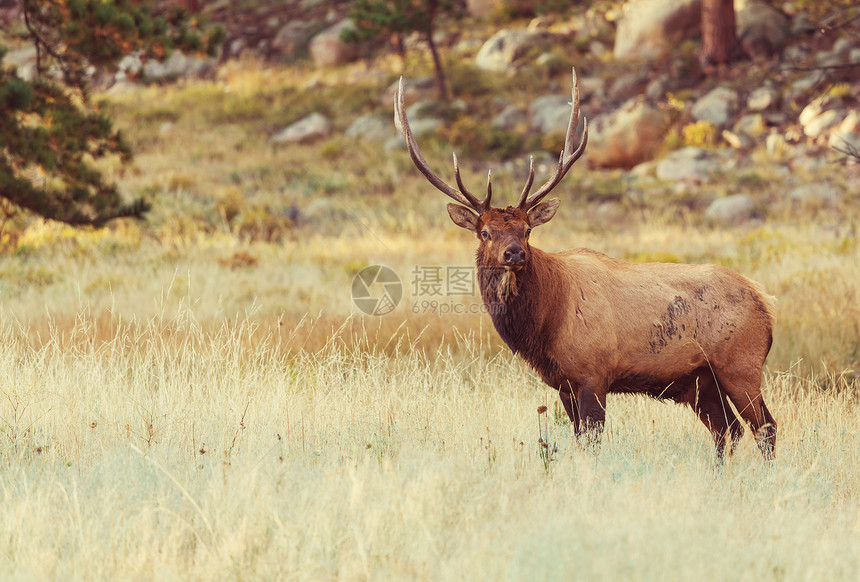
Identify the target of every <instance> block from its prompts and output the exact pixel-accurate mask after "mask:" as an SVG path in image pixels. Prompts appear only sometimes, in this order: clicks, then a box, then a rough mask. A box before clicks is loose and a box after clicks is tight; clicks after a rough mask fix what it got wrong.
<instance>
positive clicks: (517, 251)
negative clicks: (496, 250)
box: [502, 243, 526, 269]
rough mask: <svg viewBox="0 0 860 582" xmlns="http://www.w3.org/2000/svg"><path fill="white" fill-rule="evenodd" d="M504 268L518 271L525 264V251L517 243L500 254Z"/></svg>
mask: <svg viewBox="0 0 860 582" xmlns="http://www.w3.org/2000/svg"><path fill="white" fill-rule="evenodd" d="M502 256H503V258H504V260H505V267H510V268H515V269H518V268H520V267H522V266H523V265H524V264H525V263H526V251H525V249H523V247H521V246H520V245H519V244H517V243H513V244H512V245H510V246H508V248H506V249H505V252H504V253H502Z"/></svg>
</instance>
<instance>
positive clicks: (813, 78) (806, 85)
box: [790, 71, 827, 97]
mask: <svg viewBox="0 0 860 582" xmlns="http://www.w3.org/2000/svg"><path fill="white" fill-rule="evenodd" d="M826 77H827V76H826V75H825V74H824V71H812V72H811V73H809V74H807V75H803V76H802V77H800V78H799V79H796V80H794V81H792V83H791V95H790V96H791V97H799V96H801V95H805V94H806V93H807V92H808V91H810V90H811V89H812V88H813V87H815V86H816V85H818V84H819V83H821V82H822V81H824V80H825V78H826Z"/></svg>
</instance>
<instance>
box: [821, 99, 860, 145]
mask: <svg viewBox="0 0 860 582" xmlns="http://www.w3.org/2000/svg"><path fill="white" fill-rule="evenodd" d="M827 145H829V146H830V147H832V148H834V149H839V150H842V151H847V152H855V153H860V112H858V111H857V110H854V111H851V112H849V113H848V116H847V117H845V119H843V120H842V123H840V124H839V128H838V129H837V130H836V131H834V132H833V133H832V134H830V139H829V140H828V142H827Z"/></svg>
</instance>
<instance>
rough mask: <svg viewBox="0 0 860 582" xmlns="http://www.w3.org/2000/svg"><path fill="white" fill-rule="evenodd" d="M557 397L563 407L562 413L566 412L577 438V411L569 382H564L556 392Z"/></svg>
mask: <svg viewBox="0 0 860 582" xmlns="http://www.w3.org/2000/svg"><path fill="white" fill-rule="evenodd" d="M558 395H559V397H560V398H561V403H562V405H563V406H564V411H565V412H567V417H568V418H569V419H570V422H571V423H572V424H573V430H574V432H575V433H576V435H577V436H579V432H580V431H579V409H578V408H577V405H576V400H575V399H574V397H573V389H572V388H571V386H570V382H565V383H564V384H563V385H562V386H561V387H560V388H559V390H558Z"/></svg>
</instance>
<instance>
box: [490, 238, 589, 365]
mask: <svg viewBox="0 0 860 582" xmlns="http://www.w3.org/2000/svg"><path fill="white" fill-rule="evenodd" d="M477 268H478V282H479V285H480V288H481V297H482V299H483V301H484V305H485V306H486V308H487V311H488V312H489V313H490V317H491V318H492V320H493V326H494V327H495V328H496V331H497V332H498V333H499V335H500V336H501V338H502V340H504V342H505V343H506V344H507V345H508V347H510V348H511V350H513V351H514V352H515V353H517V354H520V355H521V356H522V357H523V358H524V359H525V360H526V361H527V362H528V363H529V364H531V366H532V367H533V368H534V369H535V370H537V371H538V372H539V373H540V374H541V375H542V376H544V378H552V377H554V376H556V375H557V374H558V372H559V370H558V364H557V363H556V362H555V361H554V360H552V359H551V358H550V357H549V356H548V355H547V346H551V345H554V342H555V338H556V336H557V334H558V332H559V329H560V328H561V325H562V324H563V321H564V318H565V314H563V313H559V312H558V310H559V309H565V308H567V307H568V306H569V305H570V302H571V301H574V302H576V301H577V300H578V297H574V298H571V297H568V295H576V293H571V290H572V289H573V287H574V281H573V280H572V274H571V273H570V271H569V270H568V269H566V268H565V265H564V264H563V263H562V261H561V260H559V259H558V258H557V257H555V256H554V255H553V254H551V253H546V252H544V251H541V250H540V249H536V248H534V247H532V248H531V257H530V259H529V261H528V263H527V264H526V265H525V266H524V267H523V268H522V269H521V270H519V271H516V272H512V271H506V270H505V269H504V268H501V267H498V266H496V265H492V264H489V263H488V262H486V261H485V260H483V257H482V256H481V254H480V253H479V254H478V255H477ZM507 278H512V280H506V279H507ZM503 285H513V286H514V288H515V290H516V291H515V292H510V293H507V296H506V299H505V300H503V299H502V297H505V295H506V293H505V292H504V291H502V292H500V286H503Z"/></svg>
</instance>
